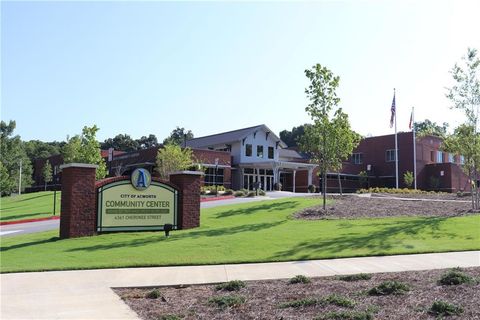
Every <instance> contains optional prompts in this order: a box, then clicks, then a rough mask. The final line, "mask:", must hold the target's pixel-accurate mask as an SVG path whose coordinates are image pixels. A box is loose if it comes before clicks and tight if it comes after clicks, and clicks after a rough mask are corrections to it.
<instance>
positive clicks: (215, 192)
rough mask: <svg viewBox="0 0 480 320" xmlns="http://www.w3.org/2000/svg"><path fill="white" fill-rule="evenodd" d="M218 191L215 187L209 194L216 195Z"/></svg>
mask: <svg viewBox="0 0 480 320" xmlns="http://www.w3.org/2000/svg"><path fill="white" fill-rule="evenodd" d="M217 193H218V192H217V191H216V190H215V189H213V190H210V192H209V193H208V194H210V195H212V196H216V195H217Z"/></svg>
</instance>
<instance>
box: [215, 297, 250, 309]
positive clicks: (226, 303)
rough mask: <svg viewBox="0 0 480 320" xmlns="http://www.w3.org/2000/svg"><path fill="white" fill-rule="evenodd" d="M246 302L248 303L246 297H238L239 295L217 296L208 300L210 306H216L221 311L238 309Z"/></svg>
mask: <svg viewBox="0 0 480 320" xmlns="http://www.w3.org/2000/svg"><path fill="white" fill-rule="evenodd" d="M245 301H246V299H245V297H243V296H237V295H229V296H215V297H211V298H210V299H208V302H209V303H210V304H212V305H215V306H217V307H218V308H221V309H225V308H228V307H238V306H240V305H242V304H244V303H245Z"/></svg>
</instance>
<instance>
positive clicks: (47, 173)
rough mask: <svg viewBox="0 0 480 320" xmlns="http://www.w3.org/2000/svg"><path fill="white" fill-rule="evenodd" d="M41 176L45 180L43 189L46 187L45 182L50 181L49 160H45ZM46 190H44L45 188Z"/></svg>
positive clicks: (50, 168) (51, 177)
mask: <svg viewBox="0 0 480 320" xmlns="http://www.w3.org/2000/svg"><path fill="white" fill-rule="evenodd" d="M42 176H43V181H45V189H46V188H47V183H49V182H52V179H53V176H52V166H51V165H50V161H48V160H47V161H45V164H44V165H43V169H42ZM45 191H46V190H45Z"/></svg>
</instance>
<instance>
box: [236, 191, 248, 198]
mask: <svg viewBox="0 0 480 320" xmlns="http://www.w3.org/2000/svg"><path fill="white" fill-rule="evenodd" d="M233 195H234V196H235V197H237V198H238V197H245V192H243V191H242V190H237V191H235V192H234V193H233Z"/></svg>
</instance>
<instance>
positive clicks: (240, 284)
mask: <svg viewBox="0 0 480 320" xmlns="http://www.w3.org/2000/svg"><path fill="white" fill-rule="evenodd" d="M245 286H246V284H245V282H244V281H242V280H232V281H229V282H225V283H220V284H218V285H216V286H215V289H217V290H223V291H239V290H240V289H242V288H245Z"/></svg>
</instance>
